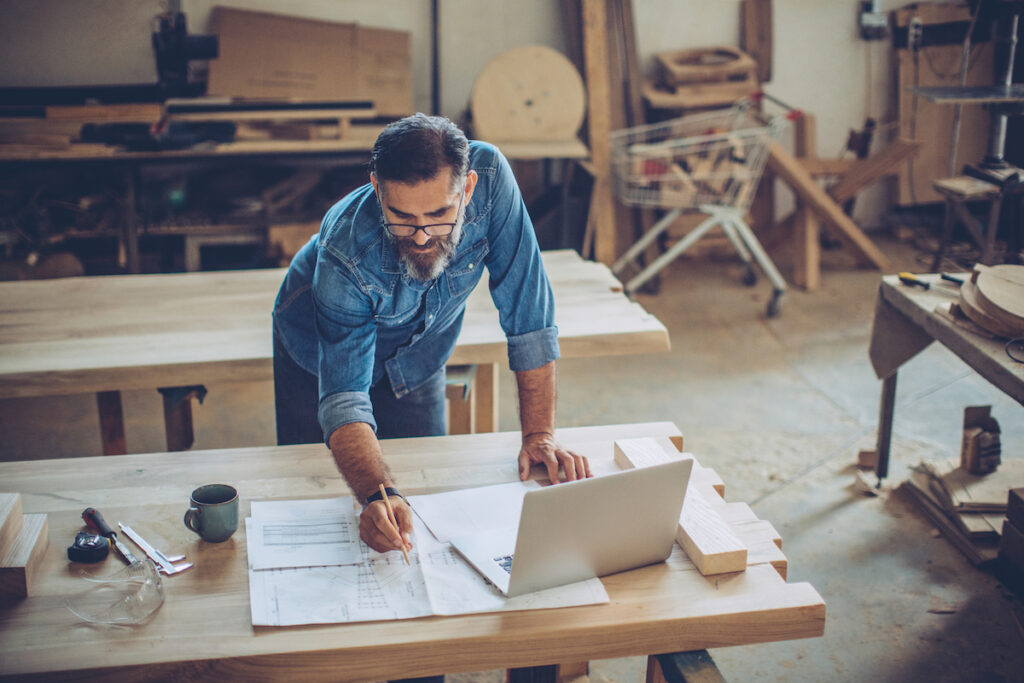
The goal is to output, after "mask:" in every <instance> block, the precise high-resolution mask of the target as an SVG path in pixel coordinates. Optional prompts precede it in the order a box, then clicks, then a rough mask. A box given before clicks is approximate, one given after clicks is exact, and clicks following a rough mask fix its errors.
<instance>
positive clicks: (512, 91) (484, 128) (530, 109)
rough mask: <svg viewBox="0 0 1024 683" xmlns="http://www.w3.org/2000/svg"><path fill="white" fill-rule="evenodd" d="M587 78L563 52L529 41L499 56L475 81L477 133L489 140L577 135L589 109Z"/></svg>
mask: <svg viewBox="0 0 1024 683" xmlns="http://www.w3.org/2000/svg"><path fill="white" fill-rule="evenodd" d="M584 98H585V92H584V90H583V79H582V78H580V74H579V72H578V71H576V67H575V66H573V64H572V62H570V61H569V60H568V59H567V58H566V57H565V56H564V55H563V54H561V53H560V52H558V51H557V50H553V49H551V48H549V47H545V46H543V45H525V46H523V47H518V48H515V49H512V50H508V51H507V52H503V53H501V54H500V55H498V56H497V57H496V58H494V59H493V60H492V61H491V62H490V63H489V64H487V66H485V67H484V68H483V71H481V72H480V75H479V76H477V79H476V82H475V83H474V84H473V95H472V98H471V100H470V107H471V108H472V111H473V131H474V133H473V134H474V137H477V138H479V139H482V140H489V141H526V142H538V141H549V140H572V139H575V138H576V134H577V132H578V131H579V129H580V125H582V123H583V114H584V111H585V109H586V104H585V99H584Z"/></svg>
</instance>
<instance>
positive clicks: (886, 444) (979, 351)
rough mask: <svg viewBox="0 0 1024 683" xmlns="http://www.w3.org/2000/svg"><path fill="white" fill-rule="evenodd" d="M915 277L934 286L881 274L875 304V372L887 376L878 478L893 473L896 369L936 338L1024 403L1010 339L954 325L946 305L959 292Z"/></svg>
mask: <svg viewBox="0 0 1024 683" xmlns="http://www.w3.org/2000/svg"><path fill="white" fill-rule="evenodd" d="M968 276H969V274H966V273H965V274H963V277H968ZM917 277H918V278H920V279H921V280H923V281H925V282H928V283H929V284H930V288H929V289H928V290H924V289H921V288H918V287H912V286H908V285H904V284H901V283H900V279H899V276H897V275H887V276H885V277H883V278H882V282H881V285H880V286H879V289H878V301H877V302H876V304H875V318H874V322H873V324H872V328H871V345H870V347H869V356H870V358H871V365H872V367H873V368H874V370H875V375H876V376H877V377H878V378H879V379H881V380H883V381H882V397H881V402H880V408H879V421H878V422H879V423H878V445H877V449H876V450H877V458H878V460H877V464H876V467H875V470H876V473H877V474H878V478H879V481H881V479H883V478H885V477H886V476H888V474H889V450H890V446H891V443H892V424H893V414H894V412H895V407H896V377H897V373H898V372H899V369H900V366H901V365H903V364H904V363H906V362H907V361H908V360H910V359H911V358H913V357H914V356H916V355H917V354H918V353H920V352H921V351H923V350H924V349H925V348H926V347H927V346H929V345H930V344H931V343H932V342H935V341H937V342H939V343H940V344H942V345H943V346H945V347H946V348H948V349H949V350H950V351H952V352H953V353H955V354H956V355H957V356H958V357H959V358H960V360H962V361H963V362H964V363H966V364H967V365H968V366H970V367H971V368H972V369H974V370H975V371H976V372H977V373H978V374H979V375H981V376H982V377H984V378H985V379H986V380H988V381H989V382H991V383H992V385H993V386H995V387H996V388H997V389H999V390H1000V391H1002V392H1003V393H1005V394H1006V395H1007V396H1009V397H1010V398H1012V399H1013V400H1015V401H1017V402H1018V403H1020V404H1021V405H1024V366H1022V365H1021V364H1020V363H1017V362H1014V361H1013V360H1011V359H1010V357H1009V356H1008V355H1007V353H1006V350H1005V345H1006V340H1005V339H1003V340H1000V339H989V338H986V337H982V336H980V335H978V334H975V333H974V332H972V331H970V330H969V329H966V328H965V327H962V326H960V325H958V324H956V323H955V322H954V321H953V319H952V318H951V317H950V316H949V315H947V314H945V313H943V312H942V309H946V308H948V305H949V303H950V302H953V301H956V300H957V296H958V295H957V290H956V289H955V288H952V287H950V286H949V284H948V283H944V282H943V281H942V280H941V278H940V276H939V275H938V274H937V273H932V274H924V275H918V276H917Z"/></svg>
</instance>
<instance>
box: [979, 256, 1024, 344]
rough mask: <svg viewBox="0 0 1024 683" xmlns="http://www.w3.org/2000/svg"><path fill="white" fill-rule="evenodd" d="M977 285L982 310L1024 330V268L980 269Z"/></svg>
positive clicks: (997, 267) (994, 267) (1011, 266)
mask: <svg viewBox="0 0 1024 683" xmlns="http://www.w3.org/2000/svg"><path fill="white" fill-rule="evenodd" d="M975 285H976V286H977V289H978V298H979V303H980V304H981V306H982V308H984V309H985V310H986V311H987V312H988V313H989V314H990V315H991V316H993V317H994V318H998V319H999V320H1000V321H1001V322H1003V323H1004V324H1006V325H1008V326H1010V327H1015V328H1019V329H1022V330H1024V266H1014V265H1002V266H992V267H990V268H984V269H980V270H979V272H978V274H977V276H976V277H975Z"/></svg>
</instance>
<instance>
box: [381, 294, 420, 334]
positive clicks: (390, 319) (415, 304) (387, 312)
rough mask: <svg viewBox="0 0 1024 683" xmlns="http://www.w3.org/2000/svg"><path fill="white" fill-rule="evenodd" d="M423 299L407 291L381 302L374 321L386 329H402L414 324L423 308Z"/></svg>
mask: <svg viewBox="0 0 1024 683" xmlns="http://www.w3.org/2000/svg"><path fill="white" fill-rule="evenodd" d="M422 303H423V301H422V297H420V296H417V295H416V293H414V292H410V291H405V292H399V293H398V294H397V295H396V296H392V297H388V298H386V299H384V300H383V301H381V302H379V303H378V305H377V306H376V309H375V311H374V313H373V320H374V322H376V323H377V324H378V325H383V326H384V327H400V326H402V325H405V324H408V323H410V322H412V321H413V320H414V319H415V318H416V314H417V313H418V312H419V310H420V307H421V306H422Z"/></svg>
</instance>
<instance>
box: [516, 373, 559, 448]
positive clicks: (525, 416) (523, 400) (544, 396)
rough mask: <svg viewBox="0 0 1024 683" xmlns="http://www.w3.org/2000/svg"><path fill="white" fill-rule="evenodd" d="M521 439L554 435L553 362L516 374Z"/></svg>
mask: <svg viewBox="0 0 1024 683" xmlns="http://www.w3.org/2000/svg"><path fill="white" fill-rule="evenodd" d="M516 385H517V387H518V389H519V424H520V426H521V427H522V430H523V437H524V438H525V437H527V436H529V435H530V434H538V433H545V434H548V435H550V436H554V433H555V362H554V361H551V362H550V363H548V364H546V365H542V366H540V367H539V368H536V369H535V370H523V371H520V372H517V373H516Z"/></svg>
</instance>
